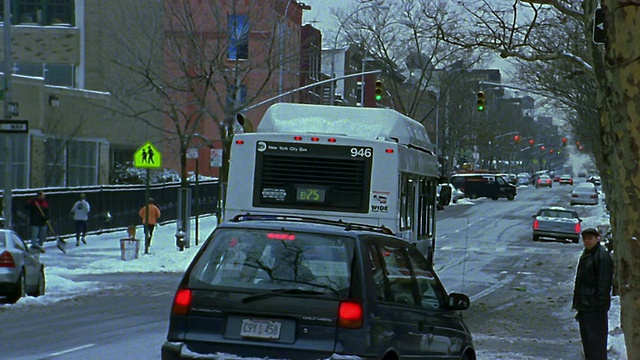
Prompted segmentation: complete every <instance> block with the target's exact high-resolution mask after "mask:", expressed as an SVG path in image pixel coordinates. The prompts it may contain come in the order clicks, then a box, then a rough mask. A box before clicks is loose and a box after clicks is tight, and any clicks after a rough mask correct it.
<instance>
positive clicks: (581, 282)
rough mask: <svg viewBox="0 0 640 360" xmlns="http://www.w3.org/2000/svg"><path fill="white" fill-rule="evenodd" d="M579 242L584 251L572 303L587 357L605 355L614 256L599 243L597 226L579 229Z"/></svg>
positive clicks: (605, 356) (594, 357) (600, 357)
mask: <svg viewBox="0 0 640 360" xmlns="http://www.w3.org/2000/svg"><path fill="white" fill-rule="evenodd" d="M582 242H583V244H584V251H583V252H582V255H581V256H580V261H579V263H578V271H577V273H576V283H575V287H574V290H573V306H572V307H573V309H575V310H577V311H578V313H577V315H576V319H577V320H578V324H579V325H580V338H581V339H582V348H583V350H584V355H585V358H586V360H600V359H607V336H608V332H609V331H608V330H609V318H608V312H609V307H610V306H611V285H612V281H613V260H612V259H611V255H609V253H608V252H607V249H606V248H605V247H604V246H602V245H601V244H600V233H599V232H598V230H596V229H593V228H588V229H585V230H584V231H582Z"/></svg>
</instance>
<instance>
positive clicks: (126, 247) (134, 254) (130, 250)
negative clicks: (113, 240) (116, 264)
mask: <svg viewBox="0 0 640 360" xmlns="http://www.w3.org/2000/svg"><path fill="white" fill-rule="evenodd" d="M138 254H140V240H138V239H120V258H121V259H122V260H125V261H127V260H135V259H137V258H138Z"/></svg>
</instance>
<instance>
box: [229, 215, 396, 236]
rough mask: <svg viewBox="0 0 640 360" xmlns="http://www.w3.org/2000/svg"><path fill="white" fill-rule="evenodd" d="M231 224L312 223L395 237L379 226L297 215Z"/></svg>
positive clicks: (247, 218) (257, 217)
mask: <svg viewBox="0 0 640 360" xmlns="http://www.w3.org/2000/svg"><path fill="white" fill-rule="evenodd" d="M229 221H230V222H241V221H297V222H301V223H312V224H322V225H333V226H340V227H342V228H344V229H345V230H347V231H350V230H365V231H374V232H378V233H383V234H387V235H394V233H393V231H392V230H391V229H390V228H388V227H386V226H384V225H381V226H378V225H370V224H361V223H353V222H344V221H342V220H328V219H320V218H314V217H308V216H296V215H286V214H249V213H246V214H240V215H236V216H234V217H233V219H231V220H229Z"/></svg>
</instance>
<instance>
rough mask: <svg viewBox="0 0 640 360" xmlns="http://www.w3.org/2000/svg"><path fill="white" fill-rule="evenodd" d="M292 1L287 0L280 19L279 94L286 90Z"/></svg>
mask: <svg viewBox="0 0 640 360" xmlns="http://www.w3.org/2000/svg"><path fill="white" fill-rule="evenodd" d="M291 2H293V0H289V2H287V6H286V7H285V8H284V14H282V20H281V21H280V24H279V27H280V76H279V79H278V94H282V92H283V91H284V46H285V42H284V39H285V33H286V29H287V26H286V21H287V16H288V14H289V5H291ZM278 101H282V100H278Z"/></svg>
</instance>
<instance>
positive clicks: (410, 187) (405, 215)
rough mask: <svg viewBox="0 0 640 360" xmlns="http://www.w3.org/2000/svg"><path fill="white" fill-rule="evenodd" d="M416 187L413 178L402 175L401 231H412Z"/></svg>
mask: <svg viewBox="0 0 640 360" xmlns="http://www.w3.org/2000/svg"><path fill="white" fill-rule="evenodd" d="M415 196H416V194H415V186H414V182H413V181H412V179H411V177H410V176H408V175H407V174H402V176H401V177H400V230H411V229H412V228H413V223H412V219H413V216H414V206H415Z"/></svg>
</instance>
